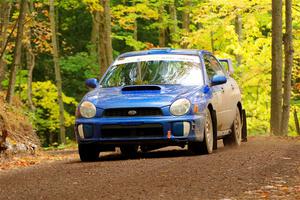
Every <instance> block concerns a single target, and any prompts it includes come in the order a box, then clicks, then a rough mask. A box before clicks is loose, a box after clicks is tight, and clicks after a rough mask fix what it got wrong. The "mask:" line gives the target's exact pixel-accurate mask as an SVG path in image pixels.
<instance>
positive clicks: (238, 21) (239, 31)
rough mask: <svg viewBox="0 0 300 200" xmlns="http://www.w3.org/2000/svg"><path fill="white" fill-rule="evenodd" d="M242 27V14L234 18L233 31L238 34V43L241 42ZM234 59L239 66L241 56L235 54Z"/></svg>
mask: <svg viewBox="0 0 300 200" xmlns="http://www.w3.org/2000/svg"><path fill="white" fill-rule="evenodd" d="M242 29H243V22H242V16H241V15H237V16H236V18H235V33H236V34H237V35H238V40H239V44H241V42H242V39H243V36H242ZM235 59H236V61H237V66H240V65H241V63H242V56H241V55H239V54H237V55H235Z"/></svg>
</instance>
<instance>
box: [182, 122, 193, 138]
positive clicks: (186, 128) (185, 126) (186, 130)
mask: <svg viewBox="0 0 300 200" xmlns="http://www.w3.org/2000/svg"><path fill="white" fill-rule="evenodd" d="M190 130H191V125H190V122H183V134H184V136H188V135H189V133H190Z"/></svg>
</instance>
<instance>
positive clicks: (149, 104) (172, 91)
mask: <svg viewBox="0 0 300 200" xmlns="http://www.w3.org/2000/svg"><path fill="white" fill-rule="evenodd" d="M204 52H205V53H207V52H206V51H198V50H174V49H171V48H167V49H158V50H155V49H154V50H148V51H140V52H129V53H125V54H122V55H120V56H119V58H122V57H129V56H137V55H147V54H177V55H194V56H195V55H196V56H199V57H200V58H201V56H202V53H204ZM119 58H118V59H119ZM200 60H202V58H201V59H200ZM199 67H200V68H201V69H202V71H203V73H205V70H204V65H203V63H200V64H199ZM111 68H112V67H110V68H109V69H108V71H109V70H111ZM204 77H206V75H205V74H204ZM199 78H201V77H199ZM217 82H222V77H216V78H215V83H217ZM100 83H101V81H100ZM209 84H210V83H207V82H206V80H204V84H203V85H193V86H184V85H180V84H173V85H172V84H165V85H141V86H139V85H134V86H125V87H107V88H103V87H102V86H101V85H99V83H98V82H97V80H96V79H88V80H87V81H86V85H87V86H88V87H90V88H95V89H94V90H92V91H90V92H89V93H87V94H86V95H85V96H84V97H83V99H82V101H90V102H92V103H93V104H94V105H95V106H96V108H97V112H96V116H95V117H93V118H91V119H86V118H82V117H78V118H77V119H76V122H75V123H76V126H75V127H77V126H78V125H79V124H83V125H84V132H87V133H85V134H86V136H88V137H86V138H80V137H79V136H78V131H77V130H75V133H76V136H77V137H76V138H77V141H78V143H98V144H113V145H116V146H117V145H120V144H126V143H136V144H144V143H164V144H174V143H176V144H177V143H186V142H188V141H195V140H196V139H199V138H201V140H202V139H203V129H204V121H205V109H206V107H207V105H208V103H209V102H210V101H211V99H212V98H213V96H212V88H211V86H210V85H209ZM180 98H186V99H188V100H189V101H190V102H191V107H190V110H189V111H188V112H187V113H186V114H185V115H183V116H173V115H172V114H171V113H170V106H171V104H172V103H173V102H175V101H176V100H178V99H180ZM82 101H81V102H82ZM195 104H197V105H198V112H197V113H194V110H193V108H194V105H195ZM79 105H80V104H79ZM112 108H130V109H132V110H134V109H135V108H144V109H145V110H147V109H151V108H159V109H160V110H161V115H160V116H156V115H155V116H151V115H149V116H129V115H128V116H125V117H124V116H122V117H107V116H104V113H105V112H104V110H105V109H112ZM149 112H150V111H149ZM150 114H151V112H150ZM184 121H185V122H189V123H190V124H195V122H196V124H195V127H196V129H197V130H194V129H192V128H191V130H190V133H189V134H188V136H183V122H184ZM104 125H105V126H106V127H107V126H111V129H113V128H114V126H122V127H124V129H128V128H129V129H130V131H126V134H129V133H130V134H132V135H135V134H136V135H138V136H137V137H133V136H132V135H130V137H129V136H128V137H126V136H124V137H120V138H107V137H106V138H103V136H102V135H101V131H102V127H103V126H104ZM144 127H146V129H147V130H152V129H153V130H161V132H162V134H161V135H159V136H155V137H154V136H151V137H148V136H145V135H143V128H144ZM160 127H161V128H160ZM168 131H171V132H172V136H171V138H168ZM197 134H198V135H197ZM199 134H200V135H199Z"/></svg>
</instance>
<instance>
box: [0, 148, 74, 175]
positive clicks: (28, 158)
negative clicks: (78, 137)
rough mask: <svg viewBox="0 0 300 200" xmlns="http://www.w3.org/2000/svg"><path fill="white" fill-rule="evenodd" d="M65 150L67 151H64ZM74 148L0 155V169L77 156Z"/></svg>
mask: <svg viewBox="0 0 300 200" xmlns="http://www.w3.org/2000/svg"><path fill="white" fill-rule="evenodd" d="M66 152H67V153H66ZM77 157H78V155H77V152H76V151H75V150H68V151H65V150H61V151H58V150H57V151H39V152H37V153H36V154H35V155H26V154H24V155H18V156H14V157H3V156H2V157H0V171H1V170H10V169H18V168H23V167H29V166H32V165H36V164H41V163H50V162H54V161H61V160H68V159H74V158H77Z"/></svg>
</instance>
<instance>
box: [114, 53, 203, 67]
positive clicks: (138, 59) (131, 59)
mask: <svg viewBox="0 0 300 200" xmlns="http://www.w3.org/2000/svg"><path fill="white" fill-rule="evenodd" d="M147 61H183V62H193V63H200V59H199V57H198V56H193V55H171V54H156V55H142V56H130V57H126V58H120V59H118V60H116V61H115V62H114V65H121V64H126V63H135V62H147Z"/></svg>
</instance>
